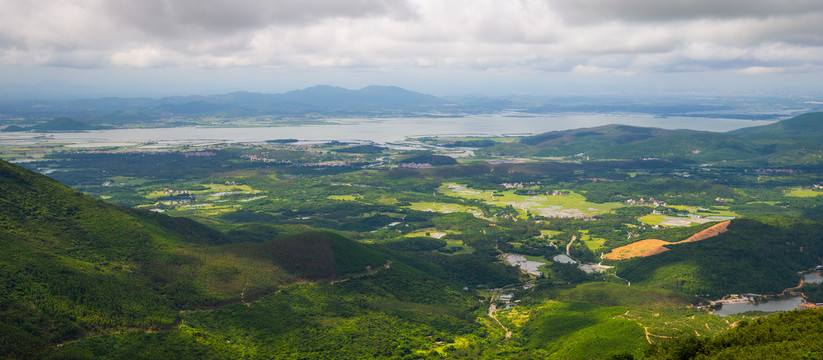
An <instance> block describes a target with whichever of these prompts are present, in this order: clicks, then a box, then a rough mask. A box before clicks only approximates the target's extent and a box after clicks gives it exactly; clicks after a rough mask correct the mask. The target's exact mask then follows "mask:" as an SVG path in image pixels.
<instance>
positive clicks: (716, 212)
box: [669, 205, 740, 217]
mask: <svg viewBox="0 0 823 360" xmlns="http://www.w3.org/2000/svg"><path fill="white" fill-rule="evenodd" d="M669 207H671V208H673V209H677V210H685V211H688V212H689V213H690V214H694V215H699V216H729V217H738V216H740V215H739V214H738V213H736V212H734V211H730V210H729V207H728V206H712V207H711V208H709V209H706V208H700V207H696V206H688V205H671V206H669Z"/></svg>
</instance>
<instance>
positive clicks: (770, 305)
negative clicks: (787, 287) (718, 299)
mask: <svg viewBox="0 0 823 360" xmlns="http://www.w3.org/2000/svg"><path fill="white" fill-rule="evenodd" d="M802 302H803V297H801V296H795V297H791V298H788V299H775V300H769V301H767V302H762V303H760V304H752V303H741V304H724V305H723V307H722V308H720V309H719V310H717V311H715V313H714V314H715V315H719V316H729V315H734V314H742V313H745V312H749V311H762V312H777V311H791V310H794V309H799V308H800V303H802Z"/></svg>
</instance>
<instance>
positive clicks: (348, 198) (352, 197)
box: [326, 195, 360, 201]
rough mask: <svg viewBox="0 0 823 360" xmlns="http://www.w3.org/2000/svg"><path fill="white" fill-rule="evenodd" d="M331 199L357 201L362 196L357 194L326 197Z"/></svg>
mask: <svg viewBox="0 0 823 360" xmlns="http://www.w3.org/2000/svg"><path fill="white" fill-rule="evenodd" d="M326 198H327V199H329V200H341V201H356V200H357V199H359V198H360V196H356V195H329V196H327V197H326Z"/></svg>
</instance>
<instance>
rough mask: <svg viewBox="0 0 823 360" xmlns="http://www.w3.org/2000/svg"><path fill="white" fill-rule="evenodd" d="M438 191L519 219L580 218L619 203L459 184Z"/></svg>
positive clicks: (602, 211) (605, 210) (614, 206)
mask: <svg viewBox="0 0 823 360" xmlns="http://www.w3.org/2000/svg"><path fill="white" fill-rule="evenodd" d="M439 191H440V192H441V193H443V194H445V195H448V196H453V197H459V198H465V199H476V200H481V201H483V202H485V203H487V204H490V205H497V206H511V207H513V208H515V209H517V210H518V214H519V215H520V216H521V217H525V216H526V215H527V214H528V213H532V214H536V215H541V216H545V217H583V216H593V215H598V214H603V213H607V212H609V211H611V210H613V209H615V208H618V207H620V206H621V205H620V204H619V203H604V204H596V203H592V202H588V201H586V198H585V197H584V196H583V195H581V194H578V193H575V192H569V193H568V195H566V196H551V195H545V194H540V195H518V194H515V193H514V191H513V190H507V191H503V192H494V191H491V190H475V189H469V188H467V187H466V186H463V185H459V184H454V183H450V184H444V185H443V186H441V187H440V188H439Z"/></svg>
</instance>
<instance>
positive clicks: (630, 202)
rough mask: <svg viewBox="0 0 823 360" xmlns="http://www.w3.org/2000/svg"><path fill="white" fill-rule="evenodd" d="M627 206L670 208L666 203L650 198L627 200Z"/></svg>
mask: <svg viewBox="0 0 823 360" xmlns="http://www.w3.org/2000/svg"><path fill="white" fill-rule="evenodd" d="M626 205H654V206H669V204H667V203H666V202H665V201H658V200H655V199H654V198H652V197H650V198H648V199H644V198H640V200H635V199H629V200H626Z"/></svg>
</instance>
